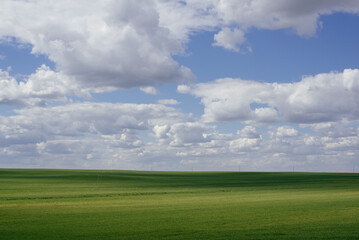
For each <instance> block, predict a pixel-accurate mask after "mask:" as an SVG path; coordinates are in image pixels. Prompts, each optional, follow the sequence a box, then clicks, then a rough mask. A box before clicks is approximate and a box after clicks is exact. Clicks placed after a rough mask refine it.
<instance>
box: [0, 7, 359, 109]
mask: <svg viewBox="0 0 359 240" xmlns="http://www.w3.org/2000/svg"><path fill="white" fill-rule="evenodd" d="M336 11H343V12H350V13H357V12H358V11H359V3H358V2H357V1H352V0H345V1H321V0H315V1H306V2H305V3H303V1H300V0H286V1H275V2H271V1H267V0H243V1H233V0H206V1H197V0H188V1H167V0H150V1H147V0H146V1H144V0H141V1H130V0H124V1H114V0H110V1H106V2H104V1H100V0H96V1H91V3H89V2H88V1H84V0H81V1H69V0H66V1H60V2H57V3H55V4H54V3H52V2H51V3H50V2H48V1H45V0H41V1H11V0H4V1H1V3H0V39H1V41H12V42H16V43H18V44H21V45H28V46H30V47H31V49H32V53H33V54H44V55H46V56H48V58H49V59H50V60H51V61H53V62H54V63H55V64H56V70H57V71H58V72H60V73H61V74H63V75H66V76H68V77H69V78H70V79H71V81H76V82H77V83H78V84H81V85H82V86H84V87H85V88H88V89H92V90H94V89H96V88H102V89H107V90H108V89H111V88H130V87H151V86H157V85H158V84H162V83H174V82H181V81H192V80H194V79H195V77H194V75H193V74H192V72H191V70H190V69H189V68H187V67H185V66H181V65H180V64H178V63H177V62H176V61H175V60H174V59H173V58H172V56H173V55H175V54H182V53H183V52H185V48H186V43H187V42H188V41H189V38H190V36H191V35H193V34H196V33H197V32H201V31H218V32H217V33H215V35H214V45H215V46H222V47H224V48H227V49H230V50H234V51H239V49H240V45H241V44H242V43H243V42H244V41H245V33H246V32H248V31H250V29H251V28H262V29H294V30H295V32H296V33H297V34H299V35H302V36H310V35H313V34H314V33H315V31H316V29H317V27H318V18H319V17H320V16H321V15H324V14H331V13H333V12H336ZM152 92H153V91H152ZM258 111H260V110H258ZM259 114H271V113H269V112H268V109H267V110H265V111H264V112H263V111H262V112H261V113H259Z"/></svg>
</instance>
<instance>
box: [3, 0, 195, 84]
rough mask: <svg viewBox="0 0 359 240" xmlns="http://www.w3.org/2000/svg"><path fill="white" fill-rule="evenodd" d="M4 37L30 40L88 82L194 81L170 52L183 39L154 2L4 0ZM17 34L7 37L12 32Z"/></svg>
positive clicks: (39, 50)
mask: <svg viewBox="0 0 359 240" xmlns="http://www.w3.org/2000/svg"><path fill="white" fill-rule="evenodd" d="M0 16H1V17H0V38H3V39H5V38H7V39H13V38H15V39H16V41H18V42H20V43H26V44H31V47H32V53H34V54H45V55H47V56H48V57H49V59H50V60H52V61H54V62H55V63H56V67H57V70H59V71H60V72H61V73H63V74H65V75H68V76H71V77H73V78H74V79H75V80H77V81H78V82H80V83H81V84H82V85H83V86H85V87H88V88H95V87H119V88H129V87H137V86H151V85H156V84H161V83H166V82H178V81H187V80H190V81H191V80H193V79H194V76H193V74H192V73H191V71H190V70H189V69H188V68H186V67H184V66H180V65H179V64H178V63H177V62H176V61H174V60H173V59H172V57H171V55H172V54H175V53H177V52H181V51H182V43H181V39H177V38H175V37H174V36H173V34H171V32H170V30H169V29H167V28H165V27H162V26H160V25H161V24H160V22H159V19H160V16H159V12H158V10H157V9H156V4H155V2H154V1H147V0H146V1H130V0H124V1H106V2H104V1H100V0H97V1H91V3H89V2H88V1H83V0H81V1H68V0H66V1H60V2H57V3H55V4H54V3H52V2H48V1H35V2H34V1H26V2H24V1H8V0H5V1H1V3H0ZM9 36H10V37H13V38H8V37H9Z"/></svg>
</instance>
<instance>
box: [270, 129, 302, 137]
mask: <svg viewBox="0 0 359 240" xmlns="http://www.w3.org/2000/svg"><path fill="white" fill-rule="evenodd" d="M275 135H276V136H277V137H280V138H283V137H296V136H298V135H299V132H298V130H296V129H295V128H292V127H290V126H280V127H278V128H277V130H276V132H275Z"/></svg>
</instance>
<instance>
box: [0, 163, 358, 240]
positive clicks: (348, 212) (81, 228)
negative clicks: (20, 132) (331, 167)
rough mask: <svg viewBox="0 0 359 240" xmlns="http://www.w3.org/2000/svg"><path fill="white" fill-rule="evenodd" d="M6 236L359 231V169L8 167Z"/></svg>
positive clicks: (2, 174)
mask: <svg viewBox="0 0 359 240" xmlns="http://www.w3.org/2000/svg"><path fill="white" fill-rule="evenodd" d="M0 239H2V240H5V239H11V240H14V239H22V240H26V239H36V240H39V239H51V240H56V239H86V240H88V239H140V240H146V239H181V240H185V239H206V240H208V239H273V240H274V239H340V240H342V239H359V175H358V174H339V173H266V172H262V173H253V172H139V171H101V170H96V171H90V170H45V169H43V170H32V169H31V170H23V169H0Z"/></svg>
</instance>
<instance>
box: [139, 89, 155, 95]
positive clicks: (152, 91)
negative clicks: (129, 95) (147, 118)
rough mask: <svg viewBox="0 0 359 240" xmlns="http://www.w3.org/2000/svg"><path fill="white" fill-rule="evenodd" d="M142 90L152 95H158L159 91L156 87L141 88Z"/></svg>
mask: <svg viewBox="0 0 359 240" xmlns="http://www.w3.org/2000/svg"><path fill="white" fill-rule="evenodd" d="M140 90H141V91H142V92H144V93H147V94H151V95H157V94H158V92H157V89H156V88H154V87H141V88H140Z"/></svg>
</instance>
